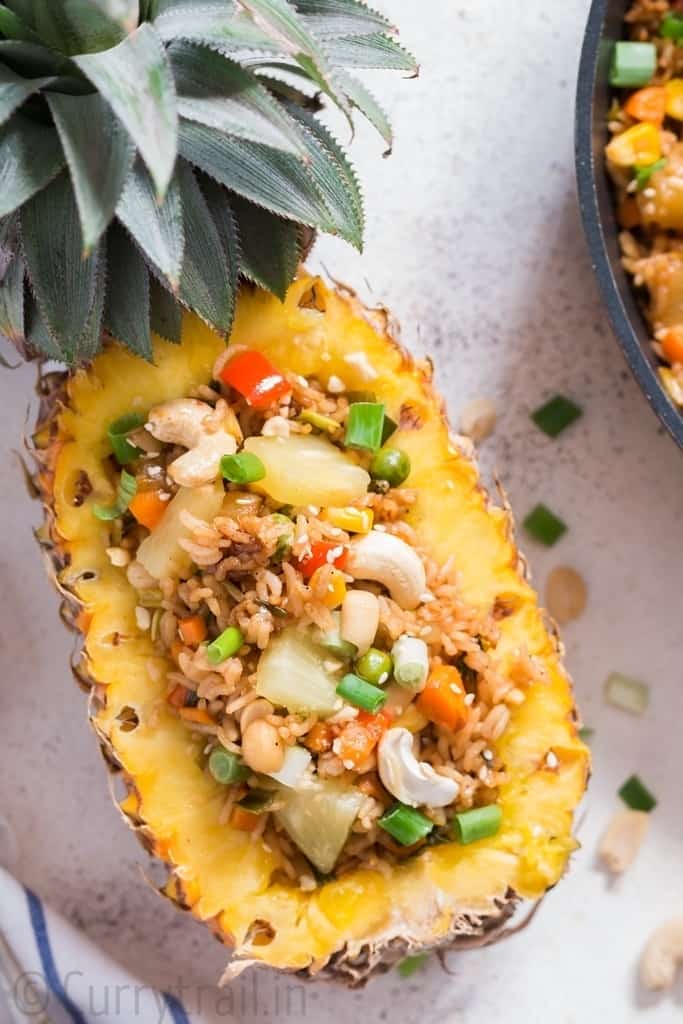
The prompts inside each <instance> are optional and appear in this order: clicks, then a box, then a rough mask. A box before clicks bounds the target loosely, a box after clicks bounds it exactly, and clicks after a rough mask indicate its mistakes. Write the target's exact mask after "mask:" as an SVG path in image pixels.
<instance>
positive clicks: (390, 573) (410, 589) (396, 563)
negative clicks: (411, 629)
mask: <svg viewBox="0 0 683 1024" xmlns="http://www.w3.org/2000/svg"><path fill="white" fill-rule="evenodd" d="M344 568H345V570H346V572H348V573H350V574H351V576H353V577H355V578H356V579H361V580H376V581H377V582H378V583H382V584H383V585H384V586H385V587H386V588H387V590H388V591H389V593H390V594H391V596H392V597H393V599H394V601H396V603H397V604H399V605H400V606H401V608H417V606H418V605H419V603H420V601H421V600H422V598H423V597H424V594H425V592H426V589H427V580H426V576H425V570H424V566H423V564H422V560H421V559H420V556H419V555H418V553H417V551H416V550H415V549H414V548H411V547H410V546H409V545H408V544H406V542H405V541H404V540H401V538H400V537H394V535H393V534H391V533H383V532H380V531H379V530H372V531H371V532H370V533H367V534H365V536H363V537H358V538H357V539H356V540H354V541H353V542H352V543H351V545H350V546H349V554H348V557H347V560H346V565H345V567H344Z"/></svg>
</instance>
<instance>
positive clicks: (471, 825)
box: [452, 804, 503, 846]
mask: <svg viewBox="0 0 683 1024" xmlns="http://www.w3.org/2000/svg"><path fill="white" fill-rule="evenodd" d="M502 820H503V812H502V811H501V809H500V806H499V804H488V806H486V807H473V808H472V810H471V811H462V812H461V813H460V814H456V815H454V816H453V822H452V827H453V832H454V833H455V836H456V838H457V839H458V841H459V842H461V843H462V844H463V845H464V846H466V845H467V844H468V843H476V842H477V841H478V840H479V839H488V838H489V837H490V836H495V834H496V832H498V830H499V828H500V823H501V821H502Z"/></svg>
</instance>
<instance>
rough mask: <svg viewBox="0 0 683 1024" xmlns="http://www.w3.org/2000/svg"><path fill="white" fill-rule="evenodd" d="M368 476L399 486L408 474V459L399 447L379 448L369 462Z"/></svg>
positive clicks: (392, 485)
mask: <svg viewBox="0 0 683 1024" xmlns="http://www.w3.org/2000/svg"><path fill="white" fill-rule="evenodd" d="M370 476H371V477H372V478H373V480H386V481H387V483H388V484H389V485H390V486H391V487H399V486H400V485H401V484H402V483H403V482H404V480H407V479H408V477H409V476H410V459H409V458H408V456H407V455H406V453H405V452H403V451H401V449H400V448H380V450H379V451H378V452H377V454H376V455H375V457H374V459H373V460H372V462H371V463H370Z"/></svg>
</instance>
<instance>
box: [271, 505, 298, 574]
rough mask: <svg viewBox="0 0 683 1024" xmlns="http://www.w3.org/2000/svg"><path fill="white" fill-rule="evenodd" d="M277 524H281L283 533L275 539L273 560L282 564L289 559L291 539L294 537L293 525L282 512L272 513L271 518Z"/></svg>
mask: <svg viewBox="0 0 683 1024" xmlns="http://www.w3.org/2000/svg"><path fill="white" fill-rule="evenodd" d="M271 518H272V519H274V520H275V521H276V522H278V523H282V527H283V532H282V533H281V534H280V536H279V537H278V539H277V544H276V545H275V551H274V552H273V559H274V560H275V561H276V562H283V561H284V560H285V559H286V558H289V556H290V554H291V552H292V538H293V537H294V523H293V522H292V520H291V519H290V518H289V516H286V515H284V514H283V513H282V512H273V515H272V517H271Z"/></svg>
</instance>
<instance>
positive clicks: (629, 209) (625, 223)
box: [617, 196, 640, 231]
mask: <svg viewBox="0 0 683 1024" xmlns="http://www.w3.org/2000/svg"><path fill="white" fill-rule="evenodd" d="M617 221H618V222H619V227H621V228H625V229H626V230H627V231H629V230H630V229H631V228H637V227H638V225H639V224H640V207H639V206H638V203H637V202H636V200H635V199H634V198H633V196H627V197H626V198H625V199H622V200H621V202H620V203H619V205H618V207H617Z"/></svg>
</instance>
